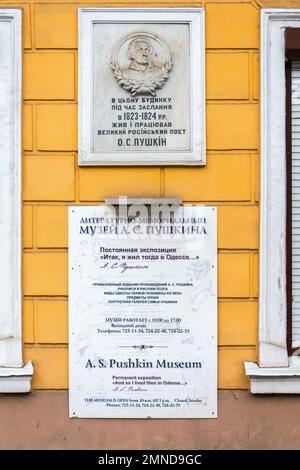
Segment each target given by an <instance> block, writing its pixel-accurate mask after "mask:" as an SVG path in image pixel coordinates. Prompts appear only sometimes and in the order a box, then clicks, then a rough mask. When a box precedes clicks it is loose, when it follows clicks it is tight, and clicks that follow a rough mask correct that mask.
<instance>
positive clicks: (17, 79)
mask: <svg viewBox="0 0 300 470" xmlns="http://www.w3.org/2000/svg"><path fill="white" fill-rule="evenodd" d="M1 23H2V26H3V27H2V28H1V30H0V31H1V35H2V37H1V40H2V41H3V40H5V41H4V46H3V43H2V47H5V48H6V51H5V54H6V55H5V58H4V60H5V61H7V63H8V64H10V65H9V68H7V67H3V69H2V70H3V71H1V69H0V86H1V88H0V92H1V95H0V111H1V112H0V141H1V145H0V185H1V187H2V193H1V200H0V226H1V244H2V249H0V267H1V283H0V291H1V298H2V302H1V311H0V392H1V393H9V392H28V391H29V390H30V379H31V376H32V373H33V369H32V364H31V362H28V363H27V364H26V365H25V366H24V365H23V357H22V290H21V246H22V245H21V85H22V11H21V10H20V9H1V10H0V25H1ZM4 23H5V24H4ZM7 24H9V28H10V29H8V27H7ZM2 52H3V51H2ZM10 70H11V72H8V71H10Z"/></svg>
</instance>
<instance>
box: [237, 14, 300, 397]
mask: <svg viewBox="0 0 300 470" xmlns="http://www.w3.org/2000/svg"><path fill="white" fill-rule="evenodd" d="M287 27H298V28H299V27H300V9H297V10H292V9H271V10H269V9H268V10H262V11H261V51H260V52H261V196H260V200H261V206H260V294H259V362H258V365H257V364H255V363H245V369H246V374H247V375H248V376H249V377H250V380H251V391H252V392H253V393H300V368H297V367H296V368H295V367H294V366H293V368H292V369H291V367H292V365H291V362H290V361H289V358H288V350H287V308H286V142H285V141H286V135H285V95H286V94H285V43H284V33H285V28H287ZM279 369H280V373H278V370H279ZM290 372H291V373H290ZM297 376H299V384H297V385H296V382H297V380H296V379H295V377H297ZM283 377H284V379H283ZM291 380H292V381H293V383H294V385H293V388H292V387H289V386H288V387H287V386H285V385H284V383H289V382H290V381H291ZM280 384H282V385H280ZM292 389H293V390H294V392H291V391H289V390H292Z"/></svg>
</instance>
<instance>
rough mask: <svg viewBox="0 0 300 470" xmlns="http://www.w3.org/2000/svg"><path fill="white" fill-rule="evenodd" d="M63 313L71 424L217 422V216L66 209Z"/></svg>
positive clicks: (185, 210) (199, 210)
mask: <svg viewBox="0 0 300 470" xmlns="http://www.w3.org/2000/svg"><path fill="white" fill-rule="evenodd" d="M149 214H150V215H149ZM134 215H135V217H134ZM69 309H70V310H69V343H70V344H69V346H70V347H69V350H70V353H69V368H70V417H82V418H147V417H151V418H215V417H216V416H217V227H216V208H214V207H199V206H198V207H197V206H184V207H183V206H176V207H173V208H172V212H171V217H170V216H165V213H164V212H163V211H162V212H160V217H159V213H158V210H156V212H155V211H152V212H151V213H149V212H147V210H146V207H145V206H131V208H129V210H127V206H125V207H122V206H120V209H119V212H118V213H117V212H116V210H115V207H114V206H109V205H107V206H101V207H97V206H92V207H91V206H89V207H87V206H81V207H70V209H69Z"/></svg>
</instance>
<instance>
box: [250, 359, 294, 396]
mask: <svg viewBox="0 0 300 470" xmlns="http://www.w3.org/2000/svg"><path fill="white" fill-rule="evenodd" d="M244 366H245V371H246V375H247V377H249V378H250V385H251V388H250V390H251V393H254V394H265V393H270V394H274V393H300V363H298V364H297V363H293V362H290V363H289V366H288V367H259V366H258V365H257V364H256V363H255V362H245V363H244Z"/></svg>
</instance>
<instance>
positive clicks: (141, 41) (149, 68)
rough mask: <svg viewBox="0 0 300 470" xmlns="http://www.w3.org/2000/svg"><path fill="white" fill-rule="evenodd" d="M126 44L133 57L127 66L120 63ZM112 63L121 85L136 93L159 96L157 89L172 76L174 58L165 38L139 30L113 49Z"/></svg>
mask: <svg viewBox="0 0 300 470" xmlns="http://www.w3.org/2000/svg"><path fill="white" fill-rule="evenodd" d="M155 46H156V49H158V50H155ZM122 48H123V49H125V50H126V56H127V60H129V63H128V64H126V65H125V66H120V64H119V63H118V55H119V51H120V50H121V49H122ZM123 54H124V51H123ZM111 67H112V69H113V73H114V76H115V78H116V80H117V82H118V83H119V85H121V86H122V87H123V88H124V89H125V90H126V91H128V92H130V93H131V95H132V96H135V95H138V94H145V95H149V94H151V95H153V96H155V94H156V93H155V90H156V89H157V88H161V87H162V86H163V84H164V82H165V81H166V79H167V78H168V76H169V71H170V69H171V68H172V60H171V54H170V51H169V48H168V46H167V44H166V43H165V42H164V41H163V40H162V39H161V38H159V37H158V36H154V35H152V34H150V33H139V34H133V35H130V36H128V37H127V38H125V39H123V41H121V43H120V44H119V45H118V46H117V48H116V49H115V51H114V53H113V57H112V62H111Z"/></svg>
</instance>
